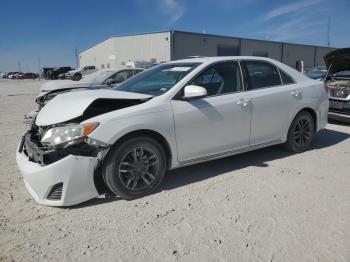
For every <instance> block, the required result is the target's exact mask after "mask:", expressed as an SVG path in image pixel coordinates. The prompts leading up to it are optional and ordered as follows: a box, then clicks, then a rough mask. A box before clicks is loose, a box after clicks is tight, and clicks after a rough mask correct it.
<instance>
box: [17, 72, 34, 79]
mask: <svg viewBox="0 0 350 262" xmlns="http://www.w3.org/2000/svg"><path fill="white" fill-rule="evenodd" d="M38 77H39V75H38V74H35V73H24V74H23V75H21V76H19V77H18V79H37V78H38Z"/></svg>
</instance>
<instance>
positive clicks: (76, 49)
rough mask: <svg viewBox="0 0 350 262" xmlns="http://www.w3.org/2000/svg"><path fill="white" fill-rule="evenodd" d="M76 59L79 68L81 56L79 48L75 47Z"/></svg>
mask: <svg viewBox="0 0 350 262" xmlns="http://www.w3.org/2000/svg"><path fill="white" fill-rule="evenodd" d="M75 59H76V61H77V68H79V56H78V48H77V47H76V48H75Z"/></svg>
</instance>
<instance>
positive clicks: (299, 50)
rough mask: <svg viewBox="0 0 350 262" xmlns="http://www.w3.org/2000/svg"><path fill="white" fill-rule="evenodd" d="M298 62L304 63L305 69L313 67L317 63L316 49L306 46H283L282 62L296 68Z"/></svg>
mask: <svg viewBox="0 0 350 262" xmlns="http://www.w3.org/2000/svg"><path fill="white" fill-rule="evenodd" d="M297 61H304V67H305V68H307V67H313V66H314V62H315V47H313V46H306V45H295V44H286V43H285V44H283V59H282V62H283V63H284V64H286V65H289V66H290V67H293V68H295V67H296V63H297Z"/></svg>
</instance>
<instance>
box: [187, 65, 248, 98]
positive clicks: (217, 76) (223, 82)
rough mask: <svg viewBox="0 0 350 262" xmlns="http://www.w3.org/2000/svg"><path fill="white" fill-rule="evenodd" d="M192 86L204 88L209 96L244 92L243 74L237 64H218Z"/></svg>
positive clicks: (202, 74)
mask: <svg viewBox="0 0 350 262" xmlns="http://www.w3.org/2000/svg"><path fill="white" fill-rule="evenodd" d="M191 84H192V85H197V86H201V87H204V88H205V89H206V90H207V95H208V96H215V95H222V94H227V93H234V92H240V91H242V82H241V73H240V69H239V66H238V63H237V62H223V63H219V64H216V65H214V66H212V67H210V68H208V69H206V70H205V71H204V72H202V73H201V74H200V75H199V76H197V77H196V78H195V79H194V80H193V81H192V82H191Z"/></svg>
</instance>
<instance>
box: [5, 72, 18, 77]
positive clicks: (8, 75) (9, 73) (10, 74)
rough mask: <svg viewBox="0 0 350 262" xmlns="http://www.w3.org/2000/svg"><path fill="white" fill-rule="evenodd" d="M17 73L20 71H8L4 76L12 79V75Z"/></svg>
mask: <svg viewBox="0 0 350 262" xmlns="http://www.w3.org/2000/svg"><path fill="white" fill-rule="evenodd" d="M16 73H18V72H8V73H7V74H6V75H5V76H4V78H7V79H10V78H11V76H12V75H14V74H16Z"/></svg>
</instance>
